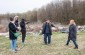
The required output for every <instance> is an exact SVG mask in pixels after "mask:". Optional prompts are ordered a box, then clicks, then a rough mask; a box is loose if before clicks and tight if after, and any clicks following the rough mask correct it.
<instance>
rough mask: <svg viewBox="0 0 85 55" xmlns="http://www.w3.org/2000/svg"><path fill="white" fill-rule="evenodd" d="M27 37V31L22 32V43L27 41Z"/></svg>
mask: <svg viewBox="0 0 85 55" xmlns="http://www.w3.org/2000/svg"><path fill="white" fill-rule="evenodd" d="M25 37H26V31H25V32H22V43H24V42H25Z"/></svg>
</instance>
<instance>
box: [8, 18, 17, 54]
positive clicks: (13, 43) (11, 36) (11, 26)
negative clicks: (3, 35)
mask: <svg viewBox="0 0 85 55" xmlns="http://www.w3.org/2000/svg"><path fill="white" fill-rule="evenodd" d="M14 22H15V20H14V19H13V18H10V23H9V25H8V28H9V39H10V40H11V49H12V51H13V52H15V53H16V44H17V37H15V36H14V33H16V30H17V28H16V26H15V24H14Z"/></svg>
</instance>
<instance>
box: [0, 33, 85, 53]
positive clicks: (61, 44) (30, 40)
mask: <svg viewBox="0 0 85 55" xmlns="http://www.w3.org/2000/svg"><path fill="white" fill-rule="evenodd" d="M77 37H78V39H77V40H78V45H79V49H78V50H75V49H73V48H74V45H73V43H72V42H71V43H70V45H69V46H65V44H66V41H67V34H64V33H53V35H52V43H51V45H47V46H46V45H43V36H41V35H40V36H38V37H32V36H27V37H26V45H25V46H24V47H23V46H22V43H21V37H19V39H18V46H19V48H21V49H20V51H18V52H17V53H12V52H11V51H10V41H9V39H8V38H5V37H0V55H85V32H80V33H79V34H78V36H77Z"/></svg>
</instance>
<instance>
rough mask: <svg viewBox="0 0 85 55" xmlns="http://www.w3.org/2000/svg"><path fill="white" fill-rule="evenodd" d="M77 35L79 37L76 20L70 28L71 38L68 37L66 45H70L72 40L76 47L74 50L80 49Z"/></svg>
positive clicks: (72, 21)
mask: <svg viewBox="0 0 85 55" xmlns="http://www.w3.org/2000/svg"><path fill="white" fill-rule="evenodd" d="M76 35H77V29H76V24H75V22H74V20H71V21H70V26H69V36H68V41H67V44H66V45H69V42H70V40H72V41H73V43H74V45H75V48H74V49H78V45H77V43H76Z"/></svg>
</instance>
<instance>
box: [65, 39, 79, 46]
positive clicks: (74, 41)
mask: <svg viewBox="0 0 85 55" xmlns="http://www.w3.org/2000/svg"><path fill="white" fill-rule="evenodd" d="M70 40H71V39H68V40H67V44H66V45H69V42H70ZM72 41H73V43H74V45H75V47H77V48H78V45H77V43H76V40H74V39H73V40H72Z"/></svg>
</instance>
